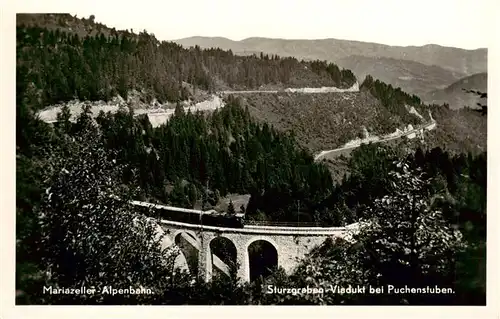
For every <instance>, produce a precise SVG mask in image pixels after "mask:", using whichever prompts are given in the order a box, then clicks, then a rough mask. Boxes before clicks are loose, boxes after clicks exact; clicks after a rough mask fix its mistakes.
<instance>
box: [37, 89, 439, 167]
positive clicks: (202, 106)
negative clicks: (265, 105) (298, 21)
mask: <svg viewBox="0 0 500 319" xmlns="http://www.w3.org/2000/svg"><path fill="white" fill-rule="evenodd" d="M343 92H359V84H358V83H357V82H356V83H355V84H354V85H353V86H352V87H350V88H348V89H339V88H336V87H321V88H287V89H284V90H244V91H230V90H228V91H219V92H217V93H216V94H214V95H212V99H210V100H206V101H203V102H200V103H197V104H196V105H191V106H186V107H184V109H185V111H186V112H187V111H191V112H196V111H213V110H216V109H218V108H221V107H224V101H223V98H222V96H223V95H231V94H256V93H264V94H277V93H299V94H322V93H343ZM59 109H60V107H53V108H49V109H46V110H43V111H42V112H40V113H39V115H40V118H41V119H42V120H44V121H45V122H48V123H54V122H57V117H56V115H57V112H58V111H59ZM99 110H103V111H104V112H107V111H110V112H116V111H117V110H118V105H99V106H97V107H96V109H95V110H94V109H93V113H94V115H95V116H97V114H98V112H99ZM174 111H175V110H174V109H155V110H151V109H136V110H135V113H136V114H137V115H138V114H147V115H148V117H149V120H150V122H151V124H152V126H153V127H157V126H159V125H161V124H163V123H164V122H165V121H167V120H168V118H169V117H170V116H172V114H173V113H174ZM70 112H71V113H72V114H73V116H72V120H74V115H76V114H78V113H79V112H81V105H79V103H77V105H73V106H71V107H70ZM419 117H421V116H419ZM435 126H436V121H434V119H432V116H431V121H430V122H428V123H426V124H423V125H421V126H419V127H417V128H415V129H412V130H409V131H406V132H404V131H403V132H401V133H400V134H397V135H393V134H391V135H389V136H387V135H386V136H382V137H381V138H377V137H374V138H376V139H372V140H370V141H360V143H355V144H354V145H344V146H343V147H340V148H337V149H333V150H325V151H321V152H320V153H319V154H317V155H316V156H315V158H314V159H315V160H320V159H323V158H325V157H335V156H337V155H339V154H341V153H342V152H345V151H349V150H352V149H355V148H357V147H360V146H361V145H362V144H367V143H380V142H388V141H392V140H395V139H398V138H402V137H404V136H410V135H412V134H415V135H416V134H418V133H419V131H421V130H432V129H434V127H435Z"/></svg>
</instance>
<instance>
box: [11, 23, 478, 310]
mask: <svg viewBox="0 0 500 319" xmlns="http://www.w3.org/2000/svg"><path fill="white" fill-rule="evenodd" d="M28 17H29V16H28ZM22 24H26V25H25V26H22ZM36 25H39V26H36ZM96 29H97V30H101V31H103V33H102V34H101V33H96ZM79 36H84V37H83V38H80V37H79ZM355 80H356V79H355V78H354V77H353V76H352V73H350V71H345V70H344V71H341V70H339V69H338V68H337V67H336V66H335V65H333V64H327V63H324V62H320V61H316V62H311V63H310V62H307V63H306V62H299V61H297V60H295V59H293V58H285V59H283V58H279V57H276V56H274V57H267V56H261V57H257V56H251V57H237V56H234V55H233V54H232V53H231V52H224V51H222V50H213V49H212V50H201V49H198V48H196V49H191V50H186V49H183V48H181V47H179V46H177V45H175V44H171V43H167V42H161V43H160V42H159V41H158V40H156V39H155V37H154V36H153V35H150V34H147V33H146V32H143V33H141V34H139V35H134V34H132V33H127V32H116V31H114V30H112V29H109V28H106V27H105V26H103V25H98V24H95V23H94V22H93V19H90V20H79V19H75V18H73V17H71V16H70V15H40V16H39V15H36V16H34V17H33V19H31V18H30V19H28V18H27V17H24V18H23V19H19V21H18V29H17V81H16V83H17V91H16V93H17V101H16V102H17V104H16V110H17V112H16V130H17V131H16V178H17V181H16V239H17V241H16V266H17V271H16V290H17V291H16V298H17V302H18V303H21V304H370V303H375V304H484V303H485V294H486V291H485V260H486V259H485V252H486V250H485V242H486V176H487V174H486V173H487V172H486V152H480V151H483V150H482V149H481V150H478V149H475V151H474V152H472V151H471V152H468V149H469V147H470V145H469V144H465V143H464V144H460V141H461V140H465V139H469V138H471V136H472V135H471V134H469V133H468V131H467V130H472V129H479V133H477V135H475V136H472V138H471V142H469V143H475V142H476V140H478V139H482V138H484V137H485V134H484V135H483V134H482V133H481V132H482V131H481V129H484V128H476V127H473V125H479V126H480V125H481V123H483V121H485V118H486V116H483V115H481V114H480V113H478V112H475V113H474V116H477V117H476V118H475V119H476V120H477V123H476V122H474V123H472V124H470V123H469V124H470V125H471V126H462V127H460V126H456V125H455V124H454V122H453V121H455V120H456V121H457V123H463V122H464V121H467V119H468V118H469V116H470V114H473V113H470V114H469V113H466V112H469V111H468V110H464V112H460V113H457V112H456V111H453V110H449V109H448V108H446V107H445V106H435V105H434V106H427V105H424V104H422V103H421V101H420V99H419V98H418V97H416V96H411V95H408V94H406V93H404V92H403V91H401V90H400V89H399V88H393V87H392V86H390V85H386V84H385V83H383V82H381V81H378V80H374V79H372V78H371V77H367V79H366V80H365V81H364V83H363V84H362V85H361V92H357V93H349V94H345V95H344V94H339V95H336V96H335V98H332V100H328V99H329V97H328V95H325V96H326V97H325V96H323V97H321V98H317V99H318V101H317V102H316V103H320V104H327V103H323V102H325V101H327V102H328V101H335V103H336V104H337V107H339V106H340V107H339V108H341V109H342V111H343V112H345V113H344V114H343V115H342V116H345V118H343V119H341V118H340V117H339V118H338V123H336V124H335V125H337V126H335V127H334V128H332V127H330V130H329V131H327V134H331V135H334V137H332V138H331V139H330V141H331V143H341V142H343V141H345V140H346V139H348V138H351V137H352V136H353V134H354V136H355V134H357V133H359V130H360V127H361V125H362V124H366V126H367V127H369V128H370V129H372V130H373V131H374V132H383V131H386V130H392V129H394V128H395V127H398V126H399V125H403V124H404V125H406V124H410V123H414V124H418V123H422V121H428V120H430V116H429V115H428V113H429V111H431V112H432V114H433V115H434V116H435V118H436V120H437V121H438V123H444V125H443V126H442V129H441V131H439V130H436V132H434V133H433V134H436V135H435V140H436V141H437V142H436V143H438V142H439V143H441V142H443V143H450V144H451V143H453V142H455V144H454V148H457V149H460V151H461V152H457V151H456V150H455V151H454V152H453V153H452V152H449V151H448V150H447V149H443V148H439V147H436V148H432V149H431V146H433V144H432V143H433V142H430V143H429V144H427V146H428V147H427V148H418V149H417V148H415V149H412V150H411V151H410V152H408V149H404V150H403V149H401V148H391V147H389V146H384V145H364V146H361V147H360V148H359V149H356V150H354V151H353V152H352V154H351V156H350V157H349V158H348V159H346V166H347V170H348V172H349V174H346V175H345V176H343V178H341V179H340V182H339V183H334V181H333V179H332V177H331V174H330V172H329V170H328V168H327V167H326V166H325V165H324V164H323V163H317V162H315V161H314V159H313V156H312V153H311V152H310V149H308V148H306V147H305V146H308V147H309V148H311V145H309V144H308V143H307V141H306V140H305V135H307V134H308V133H309V132H311V131H309V130H308V129H306V128H304V127H301V125H300V123H301V122H300V121H295V122H293V123H292V124H291V125H290V126H286V125H283V126H281V127H280V126H279V125H276V126H273V125H271V124H270V123H273V121H272V120H271V119H268V118H266V116H265V114H266V113H264V112H265V110H266V109H270V108H271V107H272V108H274V109H272V111H273V112H275V114H277V115H276V116H277V117H279V116H282V114H280V113H287V112H286V111H289V112H290V113H291V114H292V115H294V114H296V115H297V117H302V116H303V114H304V113H302V112H309V113H311V114H314V116H311V117H309V118H308V121H309V122H310V124H308V125H316V126H318V127H319V128H321V127H324V126H327V125H326V123H325V121H323V122H320V121H315V120H314V118H315V117H325V118H327V117H329V116H330V115H335V114H334V113H335V111H332V110H329V112H330V113H327V110H326V109H323V110H324V111H321V110H322V109H320V111H318V110H317V109H315V108H316V107H317V105H314V103H312V102H311V100H309V99H310V98H309V97H307V98H304V97H303V96H302V97H299V95H296V94H278V95H274V96H273V97H271V98H269V100H266V101H262V100H259V99H254V98H253V97H250V98H248V99H246V100H245V99H240V98H235V97H233V96H229V97H228V98H227V99H226V106H225V107H223V108H221V109H219V110H216V111H214V112H212V113H201V112H197V113H191V112H187V113H186V112H185V111H184V110H183V108H182V107H181V104H180V103H179V104H177V107H176V109H175V113H174V115H173V116H172V117H171V118H170V119H169V121H168V122H166V123H164V124H162V125H160V126H158V127H153V126H152V125H151V123H150V121H149V120H148V117H147V116H146V115H140V116H137V114H134V112H133V108H134V105H130V108H125V107H122V108H121V109H120V110H119V111H118V112H116V113H114V114H112V113H100V114H99V116H97V117H95V118H94V117H92V116H91V110H90V103H89V101H95V100H109V99H111V98H113V97H115V96H116V95H117V94H119V95H120V96H124V97H126V96H127V94H128V92H130V91H131V90H136V91H140V92H142V93H141V94H142V96H143V98H144V99H149V100H152V99H154V98H156V99H158V100H161V101H174V102H179V101H180V100H183V99H186V98H188V97H189V95H190V94H191V92H190V91H188V90H186V89H183V87H184V83H189V84H190V85H194V86H195V87H197V88H198V89H203V90H208V91H213V90H219V89H222V88H227V87H230V88H233V89H238V88H247V89H250V88H258V87H260V86H261V85H264V86H266V85H269V86H272V85H276V86H281V87H283V86H287V87H290V86H309V87H311V86H319V85H334V86H337V87H348V86H351V85H352V83H354V81H355ZM74 98H77V99H79V100H81V101H83V104H84V107H83V112H82V113H81V114H80V115H79V116H78V117H77V118H76V121H75V122H72V121H70V116H71V114H70V112H69V108H68V106H67V105H65V106H64V107H63V108H62V110H61V113H60V114H59V115H58V121H57V122H56V123H53V124H48V123H45V122H43V121H42V120H40V119H39V118H38V117H37V116H36V113H37V111H38V110H40V109H41V108H44V107H45V106H48V105H51V104H53V103H56V102H59V101H62V102H64V101H68V100H71V99H74ZM292 98H293V99H297V101H298V102H294V103H298V104H301V105H302V106H303V107H301V108H300V110H298V109H297V108H294V107H293V106H290V109H289V110H285V108H284V107H282V106H280V103H284V104H285V105H286V103H292ZM330 98H331V96H330ZM271 99H274V100H271ZM322 99H326V100H322ZM341 99H342V100H344V99H346V100H352V101H358V102H356V105H355V106H351V105H349V103H345V104H342V103H344V102H339V101H340V100H341ZM365 102H366V104H369V106H370V108H369V109H362V106H363V105H364V104H365ZM252 103H253V105H252ZM308 104H309V107H307V106H308ZM268 106H269V107H268ZM407 106H409V107H414V108H415V109H416V110H417V111H418V112H419V113H421V114H422V118H419V117H418V116H416V115H414V114H410V112H409V111H408V109H407ZM324 107H328V106H324ZM349 107H351V109H349ZM331 108H333V107H331ZM255 110H260V111H262V113H261V117H260V118H259V117H258V116H257V117H255V116H253V115H255V114H256V113H255ZM334 110H335V109H334ZM372 110H376V112H373V113H371V111H372ZM470 112H474V111H470ZM457 114H458V115H457ZM454 116H456V117H454ZM326 120H328V119H326ZM346 121H347V123H348V122H349V121H350V122H352V123H351V124H350V125H351V126H352V127H348V125H347V124H346ZM363 121H368V122H366V123H363ZM371 121H374V123H371ZM278 122H279V120H278ZM297 123H299V125H297ZM303 123H304V122H303ZM287 125H288V124H287ZM370 125H371V126H370ZM439 125H440V124H438V128H439V127H440V126H439ZM338 128H341V129H342V130H340V129H338ZM457 129H462V130H463V133H461V135H460V136H458V137H456V136H454V135H459V134H454V133H453V132H454V131H453V130H457ZM316 133H317V136H321V135H322V134H323V136H324V135H327V134H324V132H316ZM317 136H316V137H317ZM473 146H474V145H473ZM484 151H486V149H484ZM228 194H249V195H250V201H249V203H248V206H246V208H243V209H244V210H245V212H246V216H245V218H246V219H248V220H259V221H264V222H265V221H277V222H298V225H297V226H300V225H303V224H305V223H306V222H308V223H310V222H313V223H315V224H316V225H318V226H322V227H325V226H342V225H346V224H350V223H354V222H358V221H363V222H366V223H363V224H362V225H368V226H367V227H366V228H362V229H361V232H360V233H359V234H358V235H356V236H355V237H354V239H355V240H354V241H353V242H347V241H345V242H338V243H336V244H335V245H332V242H331V241H327V242H326V243H325V244H324V245H322V246H321V247H319V248H317V250H315V251H313V252H312V253H311V254H310V255H308V256H304V257H305V258H304V260H303V261H302V264H301V266H300V267H298V268H297V269H296V270H295V271H294V272H293V273H291V274H288V275H287V274H284V273H283V271H282V269H273V271H274V273H273V275H272V276H271V277H269V278H261V279H259V280H257V281H256V282H252V283H249V284H246V283H245V284H244V283H241V282H238V281H237V279H236V278H233V277H231V278H225V277H224V278H215V280H214V281H212V282H210V283H204V282H201V281H200V280H199V278H197V277H196V276H195V275H193V274H186V273H179V272H178V271H176V270H175V269H173V268H172V267H173V263H172V261H173V259H174V257H173V255H174V253H175V252H172V251H165V250H163V249H161V247H160V242H161V239H158V238H157V237H155V230H154V225H155V224H154V222H155V221H154V219H152V220H151V219H150V220H148V219H146V218H145V216H144V215H142V214H141V213H138V212H137V210H136V209H134V208H133V207H131V206H130V203H129V200H132V199H135V200H144V201H150V202H158V203H164V204H171V205H175V206H181V207H193V206H194V205H195V204H197V203H198V204H201V207H202V208H203V209H209V208H212V207H215V206H216V205H217V203H218V202H219V200H220V198H221V197H223V196H225V195H228ZM236 209H237V210H240V209H241V208H240V207H236ZM150 216H154V214H153V213H152V212H151V214H150ZM124 260H126V261H127V262H122V261H124ZM265 283H275V284H277V285H279V286H290V287H292V286H297V287H303V286H304V287H305V286H306V285H319V284H332V285H343V286H347V285H348V284H351V285H356V284H360V285H387V284H394V285H404V284H407V285H409V286H412V285H413V286H418V285H420V284H428V285H431V286H433V285H438V286H439V287H451V288H453V289H454V291H455V292H454V293H453V294H452V295H448V296H444V297H443V298H437V297H436V296H433V295H398V294H384V295H382V296H379V297H378V298H376V299H369V296H365V295H358V296H353V295H339V294H333V295H327V296H310V295H304V294H297V295H293V296H291V295H290V296H280V295H273V294H266V293H265V292H264V290H263V289H264V287H265V286H264V284H265ZM89 284H94V285H96V286H102V285H104V284H105V285H112V286H117V287H120V286H123V287H125V286H126V287H128V286H133V287H151V288H153V289H154V290H155V291H156V292H157V293H156V294H155V295H120V296H101V295H99V296H91V297H88V296H83V295H82V296H80V295H64V296H57V295H44V294H43V293H42V292H41V290H40V287H42V286H43V285H53V286H54V287H81V286H84V285H89Z"/></svg>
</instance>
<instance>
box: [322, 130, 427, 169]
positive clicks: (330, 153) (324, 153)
mask: <svg viewBox="0 0 500 319" xmlns="http://www.w3.org/2000/svg"><path fill="white" fill-rule="evenodd" d="M435 127H436V121H434V120H432V121H430V122H429V123H426V124H424V125H420V126H419V127H417V128H414V129H413V130H409V131H406V132H402V133H401V134H398V135H394V136H388V137H384V138H381V139H378V140H371V141H369V142H363V143H359V144H355V145H348V146H344V147H340V148H336V149H333V150H329V151H321V152H320V153H319V154H317V155H316V156H315V157H314V160H315V161H317V160H320V159H322V158H325V156H328V157H334V156H336V155H337V154H338V153H341V152H343V151H346V150H352V149H355V148H358V147H360V146H361V145H363V144H369V143H381V142H388V141H392V140H396V139H399V138H402V137H404V136H409V135H412V134H415V135H416V134H418V133H419V132H420V131H421V130H428V131H430V130H433V129H434V128H435Z"/></svg>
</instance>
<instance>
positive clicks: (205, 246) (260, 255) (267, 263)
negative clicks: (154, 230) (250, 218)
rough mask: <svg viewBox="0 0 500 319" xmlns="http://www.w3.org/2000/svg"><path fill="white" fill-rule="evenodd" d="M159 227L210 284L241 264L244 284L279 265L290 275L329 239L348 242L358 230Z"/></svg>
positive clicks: (239, 271)
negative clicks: (214, 278)
mask: <svg viewBox="0 0 500 319" xmlns="http://www.w3.org/2000/svg"><path fill="white" fill-rule="evenodd" d="M159 225H160V227H161V230H162V231H163V232H164V233H165V235H166V236H165V237H166V239H165V240H166V242H167V244H166V245H169V244H175V245H177V246H178V247H179V248H180V250H181V251H182V255H180V256H179V257H178V260H177V262H178V263H180V264H182V265H184V267H186V268H188V270H189V271H190V272H192V273H197V274H199V275H200V276H202V278H204V280H206V281H210V279H211V278H212V276H213V275H214V273H216V272H221V273H225V274H227V275H229V273H230V269H231V267H235V266H234V265H238V266H236V267H235V268H234V269H235V271H236V273H237V276H238V277H239V278H240V279H242V280H244V281H250V280H253V279H254V278H256V277H257V276H258V275H260V274H262V272H259V271H265V269H267V268H273V267H277V266H279V267H282V268H283V269H284V270H285V271H286V272H287V273H290V272H291V271H293V269H294V268H295V267H296V266H297V265H298V263H299V262H300V260H301V259H302V258H303V257H304V256H305V255H306V254H307V253H308V252H310V250H311V249H313V248H314V247H315V246H318V245H321V244H322V243H323V242H324V241H325V239H326V238H328V237H331V238H335V237H342V238H345V239H348V238H349V237H350V235H351V234H352V232H353V231H356V230H357V229H358V225H357V224H352V225H348V226H346V227H328V228H323V227H277V226H249V225H245V226H244V227H242V228H225V227H218V226H204V225H201V224H192V223H183V222H177V221H171V220H165V219H162V220H160V222H159ZM221 251H223V252H224V253H221Z"/></svg>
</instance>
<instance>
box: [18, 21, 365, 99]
mask: <svg viewBox="0 0 500 319" xmlns="http://www.w3.org/2000/svg"><path fill="white" fill-rule="evenodd" d="M16 30H17V73H16V78H17V81H16V83H17V92H18V99H19V100H23V99H26V100H29V101H30V102H31V104H33V105H34V106H35V107H37V108H43V107H44V106H47V105H51V104H56V103H59V102H65V101H69V100H72V99H80V100H104V101H108V100H109V99H111V98H112V97H114V96H116V95H118V94H119V95H120V96H122V97H123V98H125V99H126V98H127V95H128V93H129V92H130V91H131V90H137V91H139V92H142V96H143V99H144V100H145V101H146V102H150V101H152V100H153V99H154V98H156V99H157V100H158V101H159V102H160V103H163V102H166V101H170V102H176V101H180V100H187V99H188V98H189V97H190V96H192V95H193V94H195V93H196V90H197V89H201V90H205V91H209V92H213V91H214V90H219V89H221V88H222V87H224V86H221V84H218V82H220V81H222V82H223V83H224V85H226V86H228V87H230V88H233V89H240V88H245V89H258V88H259V87H260V86H262V85H278V86H290V87H297V86H306V85H307V84H309V85H315V86H337V87H342V88H345V87H350V86H351V85H352V84H354V83H355V81H356V78H355V76H354V75H353V73H352V72H351V71H349V70H340V69H339V67H338V66H336V65H334V64H332V63H326V62H319V61H316V62H305V61H298V60H296V59H295V58H290V57H285V58H281V57H278V56H272V57H271V58H269V56H268V55H262V58H259V57H257V56H256V55H253V56H247V57H241V56H236V55H234V54H233V53H232V52H231V51H223V50H221V49H206V50H201V49H200V48H199V47H195V48H191V49H185V48H183V47H181V46H180V45H177V44H175V43H172V42H166V41H161V42H160V41H159V40H157V39H156V38H155V37H154V35H152V34H149V33H147V32H146V31H144V32H141V33H140V34H138V35H136V34H131V33H113V34H109V35H107V36H105V35H104V33H98V34H95V35H92V36H90V35H87V36H85V37H83V38H82V37H80V36H78V35H77V34H75V33H72V32H69V31H68V30H67V29H65V28H56V29H47V28H44V27H39V26H30V27H26V26H24V25H20V26H18V27H17V29H16ZM186 84H189V85H192V86H194V92H193V90H191V89H189V88H188V86H187V85H186Z"/></svg>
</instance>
